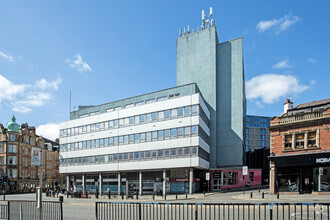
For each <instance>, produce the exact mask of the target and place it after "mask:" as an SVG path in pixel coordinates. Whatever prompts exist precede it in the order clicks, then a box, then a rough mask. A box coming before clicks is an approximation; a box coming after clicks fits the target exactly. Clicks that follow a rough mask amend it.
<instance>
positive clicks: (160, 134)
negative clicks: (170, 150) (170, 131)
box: [158, 130, 164, 140]
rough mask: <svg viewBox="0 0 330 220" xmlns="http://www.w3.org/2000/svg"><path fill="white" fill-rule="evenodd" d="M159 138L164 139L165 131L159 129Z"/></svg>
mask: <svg viewBox="0 0 330 220" xmlns="http://www.w3.org/2000/svg"><path fill="white" fill-rule="evenodd" d="M158 140H164V131H163V130H161V131H158Z"/></svg>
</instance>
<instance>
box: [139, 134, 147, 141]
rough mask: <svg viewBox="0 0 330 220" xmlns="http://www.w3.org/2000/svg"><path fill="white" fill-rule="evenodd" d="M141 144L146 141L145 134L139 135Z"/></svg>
mask: <svg viewBox="0 0 330 220" xmlns="http://www.w3.org/2000/svg"><path fill="white" fill-rule="evenodd" d="M140 136H141V142H145V141H146V133H141V134H140Z"/></svg>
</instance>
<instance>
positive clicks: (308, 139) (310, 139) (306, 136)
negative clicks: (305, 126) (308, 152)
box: [284, 131, 317, 150]
mask: <svg viewBox="0 0 330 220" xmlns="http://www.w3.org/2000/svg"><path fill="white" fill-rule="evenodd" d="M313 147H317V142H316V131H306V132H304V133H293V134H287V135H285V136H284V150H295V149H308V148H313Z"/></svg>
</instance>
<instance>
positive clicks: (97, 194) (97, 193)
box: [95, 191, 99, 199]
mask: <svg viewBox="0 0 330 220" xmlns="http://www.w3.org/2000/svg"><path fill="white" fill-rule="evenodd" d="M95 198H96V199H98V198H99V192H98V191H96V194H95Z"/></svg>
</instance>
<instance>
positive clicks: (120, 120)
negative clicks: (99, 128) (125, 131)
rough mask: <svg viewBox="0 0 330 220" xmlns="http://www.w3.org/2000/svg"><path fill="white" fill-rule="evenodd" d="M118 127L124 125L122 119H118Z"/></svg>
mask: <svg viewBox="0 0 330 220" xmlns="http://www.w3.org/2000/svg"><path fill="white" fill-rule="evenodd" d="M119 127H124V119H122V118H121V119H119Z"/></svg>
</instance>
